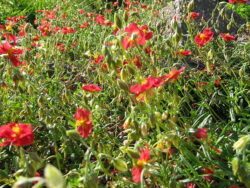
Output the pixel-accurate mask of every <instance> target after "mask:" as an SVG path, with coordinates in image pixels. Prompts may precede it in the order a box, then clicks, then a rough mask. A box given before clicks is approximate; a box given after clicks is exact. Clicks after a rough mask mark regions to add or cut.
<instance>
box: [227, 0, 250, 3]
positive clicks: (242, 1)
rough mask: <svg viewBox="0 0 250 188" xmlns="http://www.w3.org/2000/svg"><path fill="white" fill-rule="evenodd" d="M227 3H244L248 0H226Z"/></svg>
mask: <svg viewBox="0 0 250 188" xmlns="http://www.w3.org/2000/svg"><path fill="white" fill-rule="evenodd" d="M228 2H229V3H231V4H234V3H244V4H246V3H247V2H248V0H228Z"/></svg>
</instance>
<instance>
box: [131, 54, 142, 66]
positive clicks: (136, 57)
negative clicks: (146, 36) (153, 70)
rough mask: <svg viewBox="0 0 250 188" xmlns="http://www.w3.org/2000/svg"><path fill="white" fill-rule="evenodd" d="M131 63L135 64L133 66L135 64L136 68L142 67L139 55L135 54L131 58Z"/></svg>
mask: <svg viewBox="0 0 250 188" xmlns="http://www.w3.org/2000/svg"><path fill="white" fill-rule="evenodd" d="M133 63H134V64H135V66H137V67H138V68H141V67H142V63H141V62H140V57H139V56H135V57H134V59H133Z"/></svg>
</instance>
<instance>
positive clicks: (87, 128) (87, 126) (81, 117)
mask: <svg viewBox="0 0 250 188" xmlns="http://www.w3.org/2000/svg"><path fill="white" fill-rule="evenodd" d="M90 116H91V113H90V112H89V111H88V110H86V109H85V108H77V110H76V113H75V116H74V117H75V120H76V123H75V124H76V126H77V130H78V133H79V134H80V135H81V136H82V137H84V138H87V137H89V135H90V133H91V132H92V121H91V120H90Z"/></svg>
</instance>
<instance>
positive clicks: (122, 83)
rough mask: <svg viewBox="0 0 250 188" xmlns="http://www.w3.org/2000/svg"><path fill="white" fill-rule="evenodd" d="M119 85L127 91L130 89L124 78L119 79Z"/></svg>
mask: <svg viewBox="0 0 250 188" xmlns="http://www.w3.org/2000/svg"><path fill="white" fill-rule="evenodd" d="M117 85H118V86H119V87H120V88H121V89H123V90H125V91H128V90H129V87H128V85H127V84H126V83H125V82H124V81H122V80H119V79H118V80H117Z"/></svg>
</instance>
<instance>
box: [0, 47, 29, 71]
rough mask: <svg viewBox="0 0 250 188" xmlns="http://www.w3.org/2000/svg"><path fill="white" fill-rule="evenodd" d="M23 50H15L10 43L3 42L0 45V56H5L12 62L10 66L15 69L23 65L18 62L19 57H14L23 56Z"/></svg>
mask: <svg viewBox="0 0 250 188" xmlns="http://www.w3.org/2000/svg"><path fill="white" fill-rule="evenodd" d="M23 53H24V50H22V49H15V48H14V47H13V46H12V45H11V44H10V43H8V42H5V43H3V44H0V54H7V55H8V57H7V58H8V59H9V60H10V61H11V62H12V64H13V65H14V66H15V67H17V66H20V65H22V64H23V63H22V62H20V61H19V57H18V56H16V55H18V54H23Z"/></svg>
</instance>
